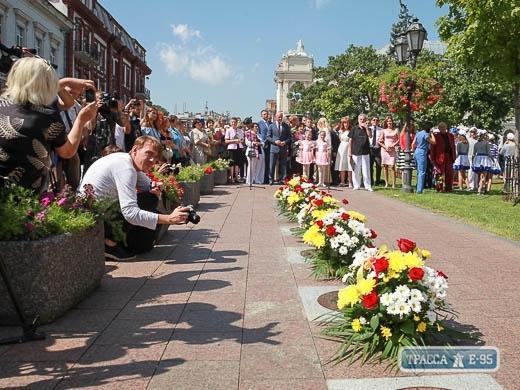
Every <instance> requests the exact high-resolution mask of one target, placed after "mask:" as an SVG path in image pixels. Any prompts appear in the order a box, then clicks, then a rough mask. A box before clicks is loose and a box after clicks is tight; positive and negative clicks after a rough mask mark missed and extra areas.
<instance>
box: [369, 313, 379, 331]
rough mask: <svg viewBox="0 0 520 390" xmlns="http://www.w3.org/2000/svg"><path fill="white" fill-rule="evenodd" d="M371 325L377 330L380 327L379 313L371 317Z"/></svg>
mask: <svg viewBox="0 0 520 390" xmlns="http://www.w3.org/2000/svg"><path fill="white" fill-rule="evenodd" d="M370 327H371V328H372V330H373V331H374V332H375V331H376V330H377V328H378V327H379V316H378V315H377V314H374V315H373V316H372V318H371V319H370Z"/></svg>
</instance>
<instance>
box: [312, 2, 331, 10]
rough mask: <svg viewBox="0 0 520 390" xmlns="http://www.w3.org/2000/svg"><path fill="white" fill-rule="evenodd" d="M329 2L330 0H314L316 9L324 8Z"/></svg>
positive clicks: (313, 3)
mask: <svg viewBox="0 0 520 390" xmlns="http://www.w3.org/2000/svg"><path fill="white" fill-rule="evenodd" d="M329 3H330V0H312V5H313V7H314V8H316V9H320V8H323V7H325V6H326V5H327V4H329Z"/></svg>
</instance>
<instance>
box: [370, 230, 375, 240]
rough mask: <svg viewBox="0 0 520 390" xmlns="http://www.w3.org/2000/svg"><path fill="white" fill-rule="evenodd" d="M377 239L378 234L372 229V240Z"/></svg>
mask: <svg viewBox="0 0 520 390" xmlns="http://www.w3.org/2000/svg"><path fill="white" fill-rule="evenodd" d="M376 237H377V233H376V232H375V231H374V230H372V229H370V238H371V239H374V238H376Z"/></svg>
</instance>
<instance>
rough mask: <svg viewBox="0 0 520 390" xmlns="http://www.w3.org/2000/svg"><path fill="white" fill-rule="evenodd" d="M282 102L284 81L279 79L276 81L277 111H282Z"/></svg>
mask: <svg viewBox="0 0 520 390" xmlns="http://www.w3.org/2000/svg"><path fill="white" fill-rule="evenodd" d="M281 104H282V83H281V82H280V81H277V83H276V111H281Z"/></svg>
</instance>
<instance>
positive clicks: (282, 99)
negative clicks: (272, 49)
mask: <svg viewBox="0 0 520 390" xmlns="http://www.w3.org/2000/svg"><path fill="white" fill-rule="evenodd" d="M313 68H314V59H313V58H312V56H310V55H308V54H307V53H306V52H305V49H304V46H303V42H302V41H301V40H300V41H298V43H297V45H296V49H295V50H289V51H288V52H287V54H284V55H283V56H282V60H281V61H280V63H279V64H278V66H277V68H276V71H275V72H274V74H275V79H274V81H275V83H276V110H277V111H282V112H284V113H285V114H288V113H290V112H291V103H292V102H291V100H289V98H288V96H287V95H288V94H289V91H290V89H291V87H292V86H293V84H294V83H296V82H301V83H303V85H304V86H305V87H308V86H310V85H311V84H312V77H313V73H312V70H313Z"/></svg>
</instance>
